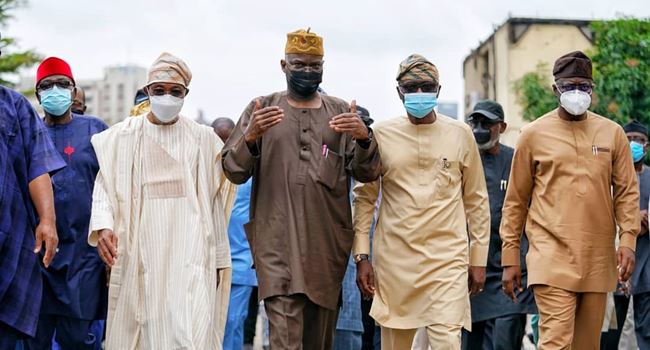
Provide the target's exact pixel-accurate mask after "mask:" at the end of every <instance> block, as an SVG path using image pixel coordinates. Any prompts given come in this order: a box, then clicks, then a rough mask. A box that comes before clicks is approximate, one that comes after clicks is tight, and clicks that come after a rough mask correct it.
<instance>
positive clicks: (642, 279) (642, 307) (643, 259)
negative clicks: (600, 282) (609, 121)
mask: <svg viewBox="0 0 650 350" xmlns="http://www.w3.org/2000/svg"><path fill="white" fill-rule="evenodd" d="M624 129H625V135H627V139H628V140H629V141H630V143H636V144H637V145H631V146H632V158H633V160H634V167H635V169H636V173H637V176H638V178H639V189H640V194H641V196H640V203H639V204H640V208H641V231H640V232H639V235H638V236H637V238H636V266H635V268H634V272H633V273H632V295H633V298H634V299H633V304H634V325H635V330H636V340H637V344H638V346H639V348H640V349H650V239H649V238H648V200H649V199H650V169H648V167H646V166H645V165H643V160H644V159H645V155H646V153H647V151H648V129H647V128H646V126H645V125H643V124H641V123H639V122H638V121H636V120H634V121H632V122H630V123H628V124H627V125H625V127H624ZM625 310H627V305H626V308H625ZM618 316H619V315H617V317H618ZM624 317H625V313H624V312H623V318H624Z"/></svg>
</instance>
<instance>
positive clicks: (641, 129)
mask: <svg viewBox="0 0 650 350" xmlns="http://www.w3.org/2000/svg"><path fill="white" fill-rule="evenodd" d="M623 130H625V133H628V132H638V133H641V134H643V135H645V136H646V137H647V136H648V128H646V127H645V125H643V124H641V123H639V121H638V120H632V121H631V122H629V123H627V124H625V126H624V127H623Z"/></svg>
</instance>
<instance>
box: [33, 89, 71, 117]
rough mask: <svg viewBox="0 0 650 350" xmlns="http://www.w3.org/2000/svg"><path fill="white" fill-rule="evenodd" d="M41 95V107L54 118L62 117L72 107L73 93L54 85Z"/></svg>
mask: <svg viewBox="0 0 650 350" xmlns="http://www.w3.org/2000/svg"><path fill="white" fill-rule="evenodd" d="M40 94H41V106H43V109H44V110H45V112H47V114H49V115H51V116H53V117H60V116H62V115H63V114H65V112H67V111H68V109H69V108H70V106H72V91H70V90H68V89H61V88H59V87H58V86H56V85H54V86H53V87H52V88H51V89H49V90H45V91H43V92H41V93H40Z"/></svg>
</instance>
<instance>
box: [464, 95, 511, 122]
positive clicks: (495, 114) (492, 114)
mask: <svg viewBox="0 0 650 350" xmlns="http://www.w3.org/2000/svg"><path fill="white" fill-rule="evenodd" d="M475 115H482V116H484V117H485V118H488V119H490V120H495V121H496V120H498V121H503V120H504V116H503V108H502V107H501V105H500V104H499V103H498V102H496V101H492V100H483V101H479V102H477V103H476V105H474V110H473V111H472V113H470V114H469V116H467V119H468V120H472V117H473V116H475Z"/></svg>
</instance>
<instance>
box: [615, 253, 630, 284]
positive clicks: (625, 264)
mask: <svg viewBox="0 0 650 350" xmlns="http://www.w3.org/2000/svg"><path fill="white" fill-rule="evenodd" d="M616 257H617V258H618V266H617V269H618V281H619V282H621V283H625V282H627V280H629V279H630V276H632V271H634V251H633V250H632V249H630V248H628V247H619V248H618V251H617V252H616Z"/></svg>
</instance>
